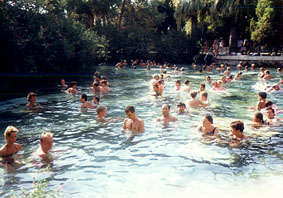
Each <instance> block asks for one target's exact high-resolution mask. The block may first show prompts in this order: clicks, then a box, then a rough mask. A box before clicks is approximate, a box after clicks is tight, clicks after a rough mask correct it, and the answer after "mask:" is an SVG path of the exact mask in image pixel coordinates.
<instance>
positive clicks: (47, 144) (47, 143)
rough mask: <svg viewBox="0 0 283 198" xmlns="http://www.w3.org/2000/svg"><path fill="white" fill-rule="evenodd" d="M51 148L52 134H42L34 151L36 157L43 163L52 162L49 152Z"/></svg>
mask: <svg viewBox="0 0 283 198" xmlns="http://www.w3.org/2000/svg"><path fill="white" fill-rule="evenodd" d="M52 146H53V134H52V133H50V132H43V133H42V134H41V136H40V146H39V148H38V149H37V151H36V155H37V156H38V157H39V158H40V159H41V160H42V161H45V162H51V161H52V160H53V158H52V156H51V154H50V151H51V149H52Z"/></svg>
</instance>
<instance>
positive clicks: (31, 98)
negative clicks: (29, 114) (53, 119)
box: [26, 92, 42, 110]
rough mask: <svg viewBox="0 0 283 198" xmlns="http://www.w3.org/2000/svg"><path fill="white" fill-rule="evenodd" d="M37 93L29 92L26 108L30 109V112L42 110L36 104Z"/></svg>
mask: <svg viewBox="0 0 283 198" xmlns="http://www.w3.org/2000/svg"><path fill="white" fill-rule="evenodd" d="M36 96H37V95H36V93H34V92H29V93H28V95H27V102H28V103H27V104H26V107H27V108H28V109H29V110H39V109H42V107H41V106H40V105H39V104H37V103H36Z"/></svg>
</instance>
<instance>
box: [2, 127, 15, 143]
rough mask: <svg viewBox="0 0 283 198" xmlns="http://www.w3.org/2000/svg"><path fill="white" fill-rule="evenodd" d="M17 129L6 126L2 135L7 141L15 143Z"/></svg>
mask: <svg viewBox="0 0 283 198" xmlns="http://www.w3.org/2000/svg"><path fill="white" fill-rule="evenodd" d="M18 132H19V130H18V129H17V128H16V127H14V126H8V127H7V128H6V129H5V132H4V137H5V140H6V142H7V143H15V142H16V139H17V133H18Z"/></svg>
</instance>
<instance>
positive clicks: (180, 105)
mask: <svg viewBox="0 0 283 198" xmlns="http://www.w3.org/2000/svg"><path fill="white" fill-rule="evenodd" d="M177 107H186V105H185V103H183V102H179V103H178V104H177ZM169 109H170V108H169Z"/></svg>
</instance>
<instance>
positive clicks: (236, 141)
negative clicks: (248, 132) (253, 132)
mask: <svg viewBox="0 0 283 198" xmlns="http://www.w3.org/2000/svg"><path fill="white" fill-rule="evenodd" d="M230 127H231V136H232V137H231V140H230V141H229V146H230V147H233V148H235V147H239V146H240V145H241V143H243V141H244V140H245V139H247V136H245V135H244V129H245V127H244V123H243V122H242V121H234V122H232V123H231V124H230Z"/></svg>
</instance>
